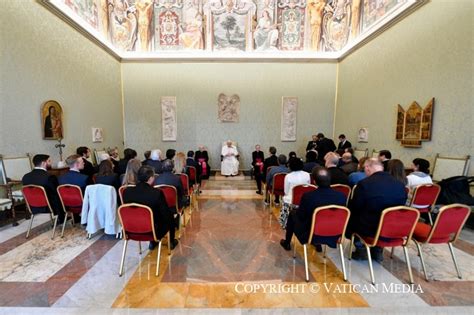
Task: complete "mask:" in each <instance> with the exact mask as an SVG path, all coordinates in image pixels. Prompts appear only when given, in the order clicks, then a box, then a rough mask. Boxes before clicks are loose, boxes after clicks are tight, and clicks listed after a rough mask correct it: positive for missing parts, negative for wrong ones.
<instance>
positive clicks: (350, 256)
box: [347, 235, 354, 260]
mask: <svg viewBox="0 0 474 315" xmlns="http://www.w3.org/2000/svg"><path fill="white" fill-rule="evenodd" d="M353 246H354V235H352V237H351V244H350V245H349V254H348V255H347V256H348V257H347V258H348V259H349V260H352V247H353Z"/></svg>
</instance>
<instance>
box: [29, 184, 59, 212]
mask: <svg viewBox="0 0 474 315" xmlns="http://www.w3.org/2000/svg"><path fill="white" fill-rule="evenodd" d="M21 190H22V192H23V196H24V197H25V200H26V204H27V205H28V208H29V209H30V211H31V208H32V207H33V208H46V207H47V208H49V211H51V213H52V212H53V210H52V209H51V205H50V204H49V200H48V196H47V195H46V190H44V188H43V187H41V186H37V185H25V186H23V188H22V189H21Z"/></svg>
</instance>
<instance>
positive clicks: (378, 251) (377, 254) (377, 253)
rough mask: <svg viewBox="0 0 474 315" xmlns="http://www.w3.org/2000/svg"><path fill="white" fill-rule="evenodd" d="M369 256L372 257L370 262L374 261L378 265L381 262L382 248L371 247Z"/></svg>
mask: <svg viewBox="0 0 474 315" xmlns="http://www.w3.org/2000/svg"><path fill="white" fill-rule="evenodd" d="M370 256H372V260H375V261H376V262H378V263H381V262H382V261H383V248H381V247H372V248H371V249H370Z"/></svg>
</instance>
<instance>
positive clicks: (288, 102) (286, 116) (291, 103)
mask: <svg viewBox="0 0 474 315" xmlns="http://www.w3.org/2000/svg"><path fill="white" fill-rule="evenodd" d="M297 110H298V98H297V97H288V96H283V97H282V102H281V141H296V118H297Z"/></svg>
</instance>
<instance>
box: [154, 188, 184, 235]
mask: <svg viewBox="0 0 474 315" xmlns="http://www.w3.org/2000/svg"><path fill="white" fill-rule="evenodd" d="M155 188H156V189H159V190H161V191H162V192H163V195H164V196H165V200H166V204H167V205H168V207H169V208H175V209H176V212H177V213H178V214H179V215H180V216H182V217H183V226H184V227H185V226H186V217H185V215H186V214H185V212H184V211H183V209H179V208H178V192H177V191H176V187H174V186H171V185H156V186H155ZM180 225H181V220H180ZM179 229H180V230H181V227H180V228H179ZM180 234H181V233H180Z"/></svg>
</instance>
